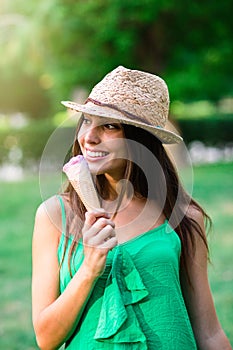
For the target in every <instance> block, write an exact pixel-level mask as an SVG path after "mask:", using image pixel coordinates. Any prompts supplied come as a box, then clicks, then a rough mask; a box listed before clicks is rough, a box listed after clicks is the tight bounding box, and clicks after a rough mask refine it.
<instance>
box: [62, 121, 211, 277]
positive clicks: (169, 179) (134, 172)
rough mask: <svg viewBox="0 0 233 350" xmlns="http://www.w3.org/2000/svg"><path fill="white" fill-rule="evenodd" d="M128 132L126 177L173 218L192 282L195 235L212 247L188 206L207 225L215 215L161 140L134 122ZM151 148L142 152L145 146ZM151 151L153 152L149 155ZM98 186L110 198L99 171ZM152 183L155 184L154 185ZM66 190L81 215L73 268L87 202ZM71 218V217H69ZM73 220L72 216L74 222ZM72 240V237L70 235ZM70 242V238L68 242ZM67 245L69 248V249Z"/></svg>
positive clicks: (75, 211) (77, 149)
mask: <svg viewBox="0 0 233 350" xmlns="http://www.w3.org/2000/svg"><path fill="white" fill-rule="evenodd" d="M81 123H82V120H81V121H80V123H79V125H78V128H77V132H76V137H75V141H74V144H73V149H72V155H73V156H76V155H78V154H81V150H80V146H79V143H78V140H77V135H78V132H79V128H80V126H81ZM122 126H123V130H124V136H125V139H126V142H127V144H128V150H129V154H130V155H131V160H127V166H126V169H125V174H124V178H125V179H128V180H129V181H130V182H131V184H132V185H133V188H134V193H135V195H136V196H138V197H141V198H148V197H151V198H153V199H155V200H156V202H157V204H158V205H159V206H160V207H161V210H162V212H163V214H164V216H165V217H166V218H167V219H168V220H169V223H170V225H171V226H172V227H173V228H174V229H175V231H176V233H177V234H178V236H179V237H180V240H181V247H182V250H181V267H183V268H184V270H185V271H186V275H187V279H188V280H189V282H190V279H189V275H188V266H187V264H188V258H190V257H191V258H192V257H193V256H194V253H195V248H196V246H195V241H196V239H195V235H199V236H200V237H201V239H202V241H203V244H204V245H205V246H206V248H207V251H208V244H207V239H206V236H205V232H203V230H202V228H201V227H200V225H199V224H198V222H196V221H195V220H194V218H193V217H191V216H190V215H189V214H188V211H187V209H188V208H189V207H190V206H191V207H192V208H195V209H196V210H197V211H199V212H200V213H201V214H202V215H203V216H204V219H205V223H206V226H207V225H209V226H211V219H210V218H209V216H208V215H207V213H206V212H205V211H204V209H203V208H202V207H201V206H200V205H199V204H198V203H197V202H196V201H195V200H194V199H193V198H191V196H190V195H189V194H188V193H187V192H186V191H185V190H184V188H183V186H182V184H181V182H180V180H179V177H178V173H177V171H176V169H175V166H174V165H173V163H172V162H171V160H170V158H169V156H168V154H167V152H166V150H165V148H164V147H163V145H162V143H161V141H160V140H159V139H157V138H156V137H155V136H153V135H152V134H151V133H149V132H147V131H146V130H144V129H141V128H137V127H135V126H132V125H126V124H123V125H122ZM131 141H132V142H131ZM138 145H142V146H143V148H145V149H146V150H148V151H149V153H148V152H145V153H144V154H143V155H142V152H141V147H139V148H138ZM148 155H149V156H148ZM150 155H152V156H153V157H154V159H155V160H156V161H155V162H153V163H154V166H153V165H152V162H151V157H150ZM96 181H97V183H96V185H97V189H98V192H99V194H100V197H101V198H104V199H107V198H108V194H109V192H108V182H107V180H106V178H105V176H104V175H97V179H96ZM151 184H152V186H151ZM65 192H66V193H69V201H70V207H71V213H72V214H71V217H72V218H75V217H76V218H78V226H77V224H76V227H78V230H76V232H74V239H73V242H72V245H71V248H70V251H69V269H70V259H71V257H72V254H73V252H74V251H75V247H76V245H77V242H78V240H79V239H80V237H81V228H82V224H83V222H84V215H85V211H86V209H85V207H84V206H83V204H82V202H81V200H80V198H79V196H78V195H77V193H76V192H75V190H74V189H73V187H72V186H71V185H70V184H68V186H67V188H66V190H65ZM68 221H69V220H68ZM71 221H72V220H70V222H71ZM67 240H68V237H67ZM66 245H67V242H66ZM66 245H65V249H66Z"/></svg>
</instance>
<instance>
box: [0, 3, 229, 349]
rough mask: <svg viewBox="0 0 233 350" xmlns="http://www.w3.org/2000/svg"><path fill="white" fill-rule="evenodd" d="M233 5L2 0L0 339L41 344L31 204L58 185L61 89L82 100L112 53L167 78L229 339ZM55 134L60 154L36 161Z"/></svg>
mask: <svg viewBox="0 0 233 350" xmlns="http://www.w3.org/2000/svg"><path fill="white" fill-rule="evenodd" d="M232 12H233V3H232V1H230V0H222V1H221V2H219V1H215V0H214V1H213V0H206V1H205V2H197V1H194V0H191V1H189V2H187V1H184V0H181V1H175V0H164V1H160V2H158V1H154V0H146V1H145V0H134V1H132V0H124V1H121V0H113V1H101V0H85V1H84V0H82V1H80V0H75V1H74V0H40V1H26V0H1V2H0V50H1V51H0V52H1V54H0V181H1V188H0V194H1V202H0V209H1V210H0V242H1V243H0V279H1V289H0V293H1V297H0V309H1V313H0V348H1V349H7V350H8V349H9V350H14V349H15V350H20V349H24V350H29V349H36V348H37V347H36V343H35V339H34V333H33V329H32V325H31V314H30V313H31V305H30V303H31V301H30V278H31V235H32V229H33V220H34V214H35V210H36V207H37V206H38V204H39V203H40V202H41V200H43V199H44V198H45V197H46V196H48V195H49V194H50V193H52V192H53V191H56V190H58V189H59V188H57V187H59V183H60V182H59V181H60V180H61V178H60V177H61V174H60V173H59V174H58V179H57V180H56V181H55V182H54V178H51V171H52V170H53V171H57V170H59V169H60V168H59V167H60V166H61V164H57V163H56V161H57V159H58V158H59V151H60V152H64V150H63V148H62V144H63V141H62V140H64V139H65V138H66V142H68V144H69V142H71V141H70V140H72V137H73V132H74V125H75V122H76V121H74V118H71V117H69V118H68V119H67V117H68V115H67V112H66V111H65V109H64V107H63V106H62V105H61V104H60V101H61V100H69V99H72V100H75V101H78V102H84V100H85V98H86V97H87V95H88V92H89V91H90V89H91V87H92V86H93V85H94V84H95V83H96V82H98V81H99V80H100V79H101V78H102V77H103V76H104V75H105V74H106V73H107V72H109V71H111V70H112V69H114V68H115V67H117V66H118V65H124V66H125V67H127V68H132V69H140V70H145V71H148V72H151V73H154V74H158V75H160V76H162V77H163V78H164V79H165V80H166V82H167V84H168V87H169V91H170V99H171V109H170V118H171V120H172V121H173V124H174V125H175V127H176V129H177V130H179V132H180V133H181V134H182V136H183V138H184V142H185V146H186V148H187V150H188V153H189V157H190V159H191V165H190V163H189V171H188V173H190V167H191V170H192V172H193V174H194V177H193V188H192V192H193V196H194V197H195V198H196V199H197V200H198V201H199V202H200V203H201V204H202V205H203V206H204V208H205V209H206V210H207V211H208V212H209V213H210V215H211V216H212V219H213V222H214V231H213V232H212V233H210V235H209V240H210V247H211V258H212V265H211V266H210V282H211V287H212V290H213V295H214V299H215V304H216V309H217V312H218V315H219V318H220V321H221V323H222V325H223V328H224V329H225V331H226V333H227V335H228V337H229V338H230V340H231V342H232V344H233V317H232V315H233V293H232V291H233V270H232V264H233V256H232V249H233V232H232V227H233V177H232V176H233V137H232V135H233V64H232V60H233V40H232V33H233V21H232ZM54 140H57V142H58V147H57V148H56V155H57V158H56V159H55V160H54V162H50V164H49V166H48V168H46V167H45V168H43V169H41V159H43V161H44V163H43V162H42V163H43V164H45V163H46V162H45V159H46V156H51V154H47V153H51V150H52V148H49V147H50V145H51V144H52V142H53V141H54ZM67 140H69V141H67ZM46 144H47V148H46ZM59 147H60V148H59ZM67 151H68V150H67ZM46 152H47V153H46ZM62 155H63V154H62ZM43 156H44V158H43ZM41 157H42V158H41ZM60 160H61V161H62V162H63V160H64V157H63V159H60ZM184 163H185V160H184ZM47 165H48V164H47ZM52 168H53V169H52ZM46 169H47V170H46ZM51 169H52V170H51ZM41 172H42V173H43V174H42V177H41ZM184 173H185V172H184ZM39 175H40V176H39ZM184 176H185V175H184ZM57 185H58V186H57Z"/></svg>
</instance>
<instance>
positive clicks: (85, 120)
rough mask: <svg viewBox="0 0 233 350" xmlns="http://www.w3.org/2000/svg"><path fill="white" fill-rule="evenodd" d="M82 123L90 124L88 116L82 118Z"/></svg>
mask: <svg viewBox="0 0 233 350" xmlns="http://www.w3.org/2000/svg"><path fill="white" fill-rule="evenodd" d="M83 124H85V125H89V124H91V121H90V119H88V118H84V119H83Z"/></svg>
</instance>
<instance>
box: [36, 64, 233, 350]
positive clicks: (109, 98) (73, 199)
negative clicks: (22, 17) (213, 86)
mask: <svg viewBox="0 0 233 350" xmlns="http://www.w3.org/2000/svg"><path fill="white" fill-rule="evenodd" d="M64 104H65V105H66V106H67V107H69V108H71V109H74V110H77V111H80V112H82V116H81V118H80V121H79V123H78V128H77V132H76V137H75V141H74V144H73V155H74V156H76V155H78V154H82V155H83V156H84V158H85V159H86V161H87V162H88V165H89V168H90V170H91V173H92V174H93V176H95V180H96V186H97V190H98V194H99V198H100V201H101V206H102V209H96V210H93V211H90V212H87V211H86V210H85V207H84V205H83V203H82V202H81V199H80V198H79V196H78V194H77V193H76V192H75V191H74V189H73V188H72V186H71V185H70V184H69V185H68V187H67V189H66V191H65V192H64V193H62V194H61V195H60V196H54V197H52V198H50V199H48V200H47V201H45V202H44V203H42V204H41V205H40V207H39V208H38V210H37V214H36V220H35V229H34V236H33V279H32V305H33V324H34V329H35V333H36V338H37V342H38V345H39V347H40V348H41V349H58V348H59V346H61V345H62V344H64V343H66V348H67V349H82V350H94V349H95V350H96V349H97V350H98V349H109V350H110V349H115V350H118V349H119V350H123V349H132V350H139V349H140V350H146V349H149V350H155V349H161V350H162V349H168V350H174V349H179V350H194V349H201V350H219V349H222V350H224V349H225V350H230V349H231V346H230V344H229V341H228V340H227V338H226V336H225V334H224V332H223V330H222V328H221V326H220V324H219V321H218V319H217V316H216V312H215V308H214V304H213V299H212V296H211V292H210V287H209V283H208V277H207V260H208V245H207V239H206V234H205V224H206V223H208V222H209V221H210V220H209V217H208V215H207V214H206V213H205V212H204V210H203V209H202V208H201V207H200V205H199V204H198V203H196V202H195V201H194V200H193V199H192V198H190V197H189V195H188V194H187V193H186V192H185V191H184V189H183V188H182V186H181V184H180V182H179V179H178V176H177V173H176V171H175V168H174V166H173V164H172V162H171V161H170V159H169V157H168V155H167V154H166V151H165V149H164V147H163V143H176V142H179V141H180V140H181V138H180V137H179V136H178V135H176V134H175V133H173V132H171V131H168V130H167V129H166V128H165V123H166V121H167V116H168V107H169V97H168V91H167V87H166V84H165V83H164V81H163V80H162V79H161V78H159V77H157V76H155V75H152V74H149V73H145V72H141V71H136V70H130V69H126V68H124V67H121V66H120V67H118V68H116V69H115V70H113V71H112V72H110V73H109V74H108V75H107V76H106V77H104V79H103V80H102V81H101V82H100V83H98V84H97V85H96V86H95V87H94V88H93V90H92V92H91V94H90V96H89V98H88V99H87V101H86V103H85V104H84V105H78V104H76V103H72V102H64Z"/></svg>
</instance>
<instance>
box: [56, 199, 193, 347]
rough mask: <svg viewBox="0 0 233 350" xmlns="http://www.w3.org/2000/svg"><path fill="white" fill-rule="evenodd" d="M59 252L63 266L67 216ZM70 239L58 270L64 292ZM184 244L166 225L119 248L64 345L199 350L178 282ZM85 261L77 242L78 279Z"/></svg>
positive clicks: (75, 263) (111, 255) (75, 265)
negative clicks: (182, 245) (80, 268)
mask: <svg viewBox="0 0 233 350" xmlns="http://www.w3.org/2000/svg"><path fill="white" fill-rule="evenodd" d="M59 200H60V203H61V208H62V222H63V233H62V235H61V239H60V243H59V247H58V260H59V262H61V259H62V257H63V252H64V245H65V227H66V217H65V208H64V203H63V201H62V199H61V197H59ZM71 243H72V236H69V239H68V245H67V248H66V253H65V256H64V260H63V263H62V266H61V270H60V292H61V293H62V292H63V291H64V289H65V288H66V286H67V284H68V283H69V281H70V280H71V277H70V273H69V268H68V251H69V248H70V245H71ZM180 252H181V243H180V239H179V237H178V235H177V234H176V232H175V231H174V230H173V229H172V228H171V226H170V225H169V223H168V222H167V221H165V223H164V224H162V225H161V226H159V227H156V228H154V229H152V230H150V231H148V232H145V233H143V234H141V235H139V236H137V237H135V238H133V239H130V240H129V241H127V242H125V243H122V244H119V245H118V246H116V247H115V248H114V249H112V250H111V251H110V252H109V253H108V256H107V262H106V268H105V271H104V273H103V275H102V276H101V277H99V279H98V280H97V282H96V284H95V287H94V288H93V291H92V293H91V295H90V298H89V300H88V302H87V304H86V306H85V308H84V311H83V313H82V315H81V317H80V320H79V322H78V325H77V328H76V330H75V332H74V334H73V335H72V337H71V338H70V339H69V341H68V342H67V343H66V348H67V349H69V350H74V349H75V350H81V349H82V350H99V349H107V350H111V349H112V350H194V349H197V347H196V342H195V339H194V335H193V331H192V328H191V324H190V320H189V317H188V313H187V310H186V307H185V304H184V300H183V296H182V292H181V287H180V280H179V259H180ZM82 260H83V244H82V241H81V240H80V241H79V242H78V245H77V248H76V251H75V254H74V255H73V257H72V260H71V271H72V273H73V274H74V273H75V271H77V270H78V269H79V267H80V266H81V264H82Z"/></svg>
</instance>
